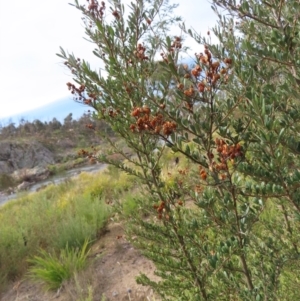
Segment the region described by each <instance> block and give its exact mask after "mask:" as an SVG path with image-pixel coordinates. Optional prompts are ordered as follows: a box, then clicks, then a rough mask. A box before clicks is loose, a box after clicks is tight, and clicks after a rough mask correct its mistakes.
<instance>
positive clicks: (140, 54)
mask: <svg viewBox="0 0 300 301" xmlns="http://www.w3.org/2000/svg"><path fill="white" fill-rule="evenodd" d="M145 52H146V47H145V46H143V44H141V43H139V44H138V45H137V48H136V51H135V52H134V54H135V56H136V57H137V58H138V59H140V60H142V61H144V60H148V59H149V57H148V56H146V55H145Z"/></svg>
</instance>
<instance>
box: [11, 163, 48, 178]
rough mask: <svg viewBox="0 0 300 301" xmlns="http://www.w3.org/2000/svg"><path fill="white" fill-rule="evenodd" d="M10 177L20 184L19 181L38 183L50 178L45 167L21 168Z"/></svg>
mask: <svg viewBox="0 0 300 301" xmlns="http://www.w3.org/2000/svg"><path fill="white" fill-rule="evenodd" d="M12 176H13V178H14V179H15V180H16V181H17V182H21V181H31V182H32V181H33V182H39V181H43V180H45V179H47V178H48V177H49V176H50V171H49V170H48V168H46V167H43V166H37V167H34V168H22V169H18V170H15V171H14V172H13V173H12Z"/></svg>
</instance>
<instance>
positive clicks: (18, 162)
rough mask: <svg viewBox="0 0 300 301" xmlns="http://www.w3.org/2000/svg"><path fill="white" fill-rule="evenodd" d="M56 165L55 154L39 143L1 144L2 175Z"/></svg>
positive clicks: (0, 170) (0, 169) (0, 164)
mask: <svg viewBox="0 0 300 301" xmlns="http://www.w3.org/2000/svg"><path fill="white" fill-rule="evenodd" d="M54 163H55V160H54V155H53V153H52V152H50V151H49V150H48V149H47V148H45V147H44V146H43V145H42V144H40V143H38V142H9V141H5V142H0V173H13V172H14V171H16V170H20V169H32V168H35V167H37V166H39V167H46V166H47V165H48V164H54Z"/></svg>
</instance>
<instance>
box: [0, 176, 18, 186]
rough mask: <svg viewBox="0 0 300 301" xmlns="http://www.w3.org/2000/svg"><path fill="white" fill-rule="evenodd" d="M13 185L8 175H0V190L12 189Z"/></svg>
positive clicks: (13, 182)
mask: <svg viewBox="0 0 300 301" xmlns="http://www.w3.org/2000/svg"><path fill="white" fill-rule="evenodd" d="M14 185H15V180H14V178H13V177H12V176H10V175H8V174H0V190H4V189H7V188H9V187H13V186H14Z"/></svg>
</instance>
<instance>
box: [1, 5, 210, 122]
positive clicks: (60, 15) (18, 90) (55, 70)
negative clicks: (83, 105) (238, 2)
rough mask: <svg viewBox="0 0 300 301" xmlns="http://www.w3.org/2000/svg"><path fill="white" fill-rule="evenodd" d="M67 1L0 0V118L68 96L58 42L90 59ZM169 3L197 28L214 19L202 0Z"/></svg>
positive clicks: (202, 28) (205, 27) (76, 16)
mask: <svg viewBox="0 0 300 301" xmlns="http://www.w3.org/2000/svg"><path fill="white" fill-rule="evenodd" d="M126 1H127V3H128V2H129V0H126ZM85 2H86V1H85V0H81V1H80V3H82V4H84V3H85ZM68 3H73V0H51V1H42V0H26V1H25V0H14V1H7V0H0V58H1V64H0V89H1V94H0V118H2V117H7V116H12V115H14V114H17V113H21V112H26V111H28V110H31V109H34V108H36V107H40V106H43V105H45V104H47V103H50V102H53V101H57V100H59V99H62V98H65V97H68V96H70V94H69V92H68V90H67V87H66V82H68V81H71V79H72V77H71V76H70V74H69V72H68V70H67V69H66V68H64V67H63V64H62V60H61V59H60V58H59V57H57V56H56V55H55V54H56V53H58V52H59V47H60V46H62V47H63V48H64V49H65V50H66V51H69V52H73V53H74V54H75V55H76V56H78V57H80V58H85V59H87V60H89V61H90V63H91V65H93V62H96V60H97V58H96V57H94V56H93V55H92V54H91V51H92V50H93V49H94V47H93V45H92V44H91V43H88V42H87V41H85V40H84V39H83V37H84V27H83V24H82V21H81V14H80V12H79V11H78V10H76V9H75V8H74V7H72V6H70V5H68ZM175 3H179V4H180V6H179V8H178V9H177V10H176V14H177V15H181V16H182V17H183V18H184V20H185V21H186V24H187V25H190V26H192V27H193V28H195V29H197V31H199V32H202V33H205V32H206V31H207V30H208V29H209V28H210V27H212V26H213V25H214V24H215V20H216V16H215V15H214V13H213V12H212V10H211V8H210V3H209V2H208V1H207V0H198V1H195V0H177V1H176V0H175ZM107 6H108V5H107ZM179 33H180V30H177V31H174V35H176V34H179ZM200 50H202V49H199V50H194V52H195V51H197V52H199V51H200ZM70 101H72V100H71V98H70Z"/></svg>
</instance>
